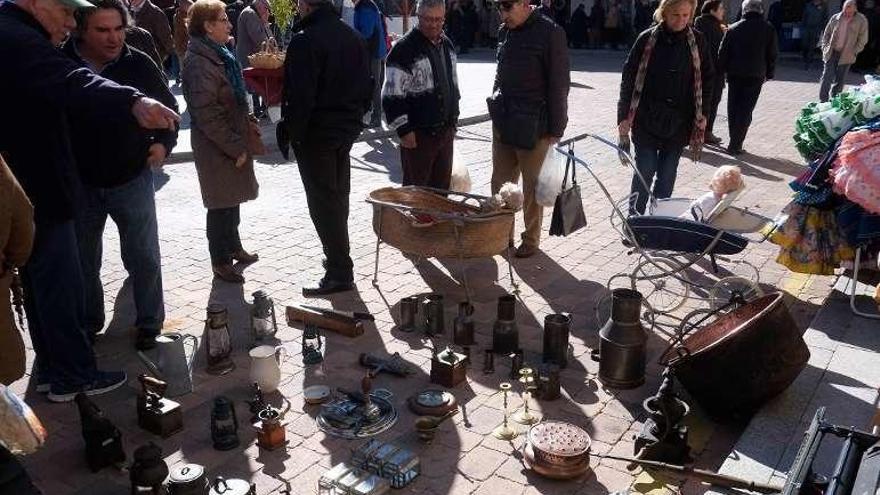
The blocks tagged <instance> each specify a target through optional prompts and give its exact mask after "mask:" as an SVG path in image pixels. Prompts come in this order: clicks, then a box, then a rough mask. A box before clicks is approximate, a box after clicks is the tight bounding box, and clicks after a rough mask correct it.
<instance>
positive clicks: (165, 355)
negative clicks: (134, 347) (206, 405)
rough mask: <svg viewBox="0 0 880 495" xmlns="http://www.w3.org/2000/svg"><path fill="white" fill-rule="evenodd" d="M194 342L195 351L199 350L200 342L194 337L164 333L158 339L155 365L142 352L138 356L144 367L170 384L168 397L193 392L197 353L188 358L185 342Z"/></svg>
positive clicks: (138, 352) (167, 392)
mask: <svg viewBox="0 0 880 495" xmlns="http://www.w3.org/2000/svg"><path fill="white" fill-rule="evenodd" d="M187 341H189V342H192V344H193V351H194V350H195V349H196V348H198V345H199V340H198V339H197V338H195V337H194V336H192V335H184V334H181V333H176V332H173V333H163V334H161V335H159V336H158V337H156V351H157V353H158V359H157V360H156V362H155V363H154V362H153V361H151V360H150V358H148V357H147V355H146V354H144V353H143V352H142V351H137V355H138V357H139V358H140V360H141V361H142V362H143V363H144V366H146V367H147V369H148V370H149V371H150V373H151V374H152V375H153V376H155V377H156V378H158V379H160V380H162V381H164V382H165V383H167V384H168V390H166V392H165V393H166V394H167V395H168V397H177V396H180V395H183V394H188V393H190V392H192V362H193V360H194V359H195V352H193V353H192V354H190V357H189V358H187V355H186V347H185V346H184V343H185V342H187Z"/></svg>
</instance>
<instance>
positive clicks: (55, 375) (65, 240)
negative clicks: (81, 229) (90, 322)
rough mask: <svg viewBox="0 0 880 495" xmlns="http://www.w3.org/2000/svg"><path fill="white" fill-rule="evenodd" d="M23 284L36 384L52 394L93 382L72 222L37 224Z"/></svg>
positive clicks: (79, 266)
mask: <svg viewBox="0 0 880 495" xmlns="http://www.w3.org/2000/svg"><path fill="white" fill-rule="evenodd" d="M21 282H22V285H23V287H24V291H25V299H24V305H25V311H26V312H27V318H28V329H29V330H30V333H31V341H32V342H33V344H34V351H35V353H36V355H37V364H36V366H35V368H36V370H37V373H36V374H37V380H38V382H40V383H49V384H50V385H51V386H52V388H53V389H54V388H55V387H61V388H76V387H81V386H83V385H86V384H88V383H91V382H92V380H93V379H94V377H95V374H96V365H95V353H94V351H93V350H92V344H91V343H90V341H89V339H88V337H87V336H86V332H85V328H84V326H83V301H84V295H83V276H82V265H81V263H80V260H79V246H78V245H77V241H76V228H75V226H74V221H73V220H68V221H66V222H61V223H55V222H46V221H38V222H37V223H36V234H35V236H34V250H33V253H32V254H31V257H30V259H29V260H28V262H27V264H26V265H25V266H24V268H23V269H22V279H21Z"/></svg>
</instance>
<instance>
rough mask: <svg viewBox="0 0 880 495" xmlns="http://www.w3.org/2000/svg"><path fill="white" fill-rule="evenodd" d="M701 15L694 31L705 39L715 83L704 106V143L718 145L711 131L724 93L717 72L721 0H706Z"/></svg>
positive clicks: (722, 84) (720, 76) (720, 35)
mask: <svg viewBox="0 0 880 495" xmlns="http://www.w3.org/2000/svg"><path fill="white" fill-rule="evenodd" d="M700 12H701V13H702V15H700V17H697V20H695V21H694V29H696V30H697V31H699V32H700V33H701V34H702V35H703V38H705V39H706V45H707V46H708V47H709V53H710V54H711V56H712V64H713V66H714V67H715V68H716V70H715V81H714V83H713V85H712V100H711V101H709V102H707V104H706V142H707V143H710V144H718V143H720V142H721V138H719V137H718V136H716V135H715V134H714V133H713V132H712V129H714V125H715V116H716V115H717V114H718V103H720V102H721V93H722V92H724V73H723V72H720V71H718V70H717V67H718V50H719V48H720V47H721V39H722V38H724V30H725V26H724V24H722V23H723V22H724V15H725V12H724V4H723V3H722V2H721V0H708V1H707V2H706V3H704V4H703V7H702V9H701V11H700Z"/></svg>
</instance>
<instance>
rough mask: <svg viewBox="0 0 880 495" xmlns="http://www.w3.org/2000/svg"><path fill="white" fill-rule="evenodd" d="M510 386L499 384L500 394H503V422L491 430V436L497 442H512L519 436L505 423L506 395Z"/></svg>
mask: <svg viewBox="0 0 880 495" xmlns="http://www.w3.org/2000/svg"><path fill="white" fill-rule="evenodd" d="M510 389H511V386H510V384H509V383H507V382H503V383H502V384H501V393H503V394H504V422H503V423H501V424H500V425H498V427H497V428H495V429H494V430H492V436H493V437H495V438H497V439H499V440H508V441H510V440H513V439H514V438H516V437H517V436H518V435H519V432H518V431H516V430H515V429H513V428H511V427H510V425H509V424H508V422H507V393H508V392H510Z"/></svg>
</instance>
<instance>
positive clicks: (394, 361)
mask: <svg viewBox="0 0 880 495" xmlns="http://www.w3.org/2000/svg"><path fill="white" fill-rule="evenodd" d="M360 363H361V366H366V367H367V368H370V374H372V375H373V376H376V375H378V374H379V373H382V372H385V373H391V374H392V375H396V376H402V377H407V376H409V375H411V374H412V370H411V369H410V367H409V366H408V365H407V364H406V361H404V360H403V358H402V357H400V353H399V352H395V353H394V354H392V355H391V356H390V357H388V358H382V357H379V356H376V355H374V354H370V353H364V354H361V356H360Z"/></svg>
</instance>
